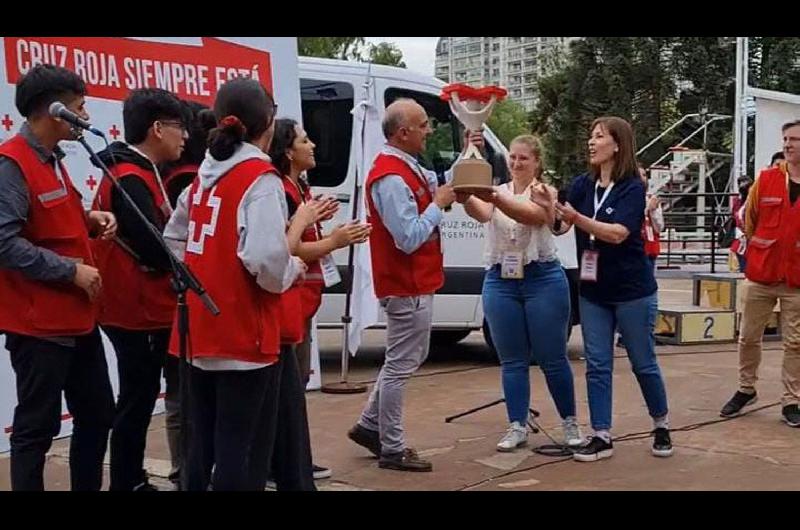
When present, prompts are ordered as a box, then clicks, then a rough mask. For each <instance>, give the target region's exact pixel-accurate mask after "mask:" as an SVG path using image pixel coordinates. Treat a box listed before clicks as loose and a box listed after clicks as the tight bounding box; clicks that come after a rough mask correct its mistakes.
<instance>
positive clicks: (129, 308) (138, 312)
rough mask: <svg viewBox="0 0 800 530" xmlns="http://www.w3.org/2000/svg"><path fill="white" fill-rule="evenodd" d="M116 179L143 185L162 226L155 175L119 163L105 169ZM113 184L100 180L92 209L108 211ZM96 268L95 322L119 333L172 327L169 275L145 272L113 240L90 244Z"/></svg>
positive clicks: (172, 294) (172, 298)
mask: <svg viewBox="0 0 800 530" xmlns="http://www.w3.org/2000/svg"><path fill="white" fill-rule="evenodd" d="M109 169H110V170H111V174H112V175H114V176H115V177H116V178H120V177H122V176H125V175H136V176H137V177H138V178H139V179H141V181H142V182H144V183H145V185H147V189H148V190H150V194H151V195H152V197H153V203H154V204H155V206H156V215H157V216H158V218H159V221H160V222H161V224H162V226H163V225H164V224H166V221H167V214H166V212H165V207H166V204H165V202H164V196H163V194H162V193H161V188H160V186H159V185H158V181H157V180H156V175H155V173H153V172H152V171H148V170H146V169H144V168H142V167H140V166H137V165H136V164H131V163H128V162H122V163H119V164H117V165H115V166H112V167H111V168H109ZM112 187H113V184H112V183H111V181H110V180H109V179H108V177H103V179H102V181H101V182H100V187H99V188H98V190H97V195H95V198H94V203H93V204H92V209H94V210H104V211H111V190H112ZM92 249H93V251H94V256H95V260H96V261H97V268H98V269H100V275H101V276H102V277H103V293H102V295H101V296H100V316H99V318H98V320H99V321H100V323H101V324H103V325H107V326H116V327H120V328H123V329H132V330H150V329H164V328H168V327H170V326H171V325H172V319H173V315H174V313H175V303H176V298H175V292H174V291H173V290H172V288H171V287H170V277H171V275H170V273H168V272H153V271H148V270H145V269H144V268H143V267H142V264H141V263H139V261H138V260H137V259H136V258H134V257H133V255H132V254H131V253H130V252H129V251H127V250H125V248H123V246H122V245H121V244H120V243H119V242H117V241H113V240H103V239H95V240H93V241H92Z"/></svg>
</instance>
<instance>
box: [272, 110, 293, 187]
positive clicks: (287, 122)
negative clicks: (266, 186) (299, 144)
mask: <svg viewBox="0 0 800 530" xmlns="http://www.w3.org/2000/svg"><path fill="white" fill-rule="evenodd" d="M296 127H297V122H296V121H294V120H292V119H290V118H281V119H279V120H275V135H274V136H273V137H272V145H271V146H270V148H269V157H270V158H271V159H272V163H273V164H274V165H275V167H276V168H277V169H278V171H280V173H281V175H288V174H289V170H290V168H291V166H292V164H291V162H290V161H289V157H288V156H287V155H286V151H287V149H291V148H292V145H294V141H295V140H296V139H297V129H296Z"/></svg>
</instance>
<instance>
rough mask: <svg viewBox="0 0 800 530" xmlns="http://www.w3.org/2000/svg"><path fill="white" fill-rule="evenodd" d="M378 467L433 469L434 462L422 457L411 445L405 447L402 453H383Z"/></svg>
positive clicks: (410, 469)
mask: <svg viewBox="0 0 800 530" xmlns="http://www.w3.org/2000/svg"><path fill="white" fill-rule="evenodd" d="M378 467H380V468H383V469H394V470H395V471H433V464H431V463H430V462H428V461H427V460H423V459H421V458H420V457H419V455H418V454H417V452H416V451H415V450H414V449H412V448H410V447H406V448H405V449H403V452H402V453H389V454H383V455H381V459H380V460H378Z"/></svg>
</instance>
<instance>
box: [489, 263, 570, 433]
mask: <svg viewBox="0 0 800 530" xmlns="http://www.w3.org/2000/svg"><path fill="white" fill-rule="evenodd" d="M483 311H484V314H485V316H486V321H487V323H488V324H489V331H490V333H491V334H492V340H493V341H494V345H495V348H496V349H497V353H498V355H499V356H500V362H501V364H502V371H503V394H504V395H505V398H506V409H507V412H508V420H509V422H514V421H517V422H520V423H525V421H526V420H527V419H528V408H529V407H530V399H531V387H530V363H531V356H533V358H534V359H535V360H536V361H537V363H538V364H539V366H540V367H541V369H542V371H543V372H544V375H545V379H546V380H547V388H548V389H549V390H550V395H551V396H552V397H553V401H555V404H556V408H557V409H558V413H559V415H560V416H561V418H562V419H563V418H566V417H568V416H575V388H574V382H573V378H572V369H571V368H570V366H569V361H568V360H567V326H568V324H569V314H570V313H569V285H568V283H567V277H566V275H565V274H564V271H563V270H562V269H561V264H560V263H559V262H558V261H553V262H535V261H533V262H531V263H529V264H528V265H526V266H525V278H524V279H522V280H513V279H503V278H501V277H500V266H499V265H495V266H494V267H492V268H491V269H489V270H488V271H487V272H486V278H485V279H484V282H483Z"/></svg>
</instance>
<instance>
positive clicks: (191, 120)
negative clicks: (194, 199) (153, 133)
mask: <svg viewBox="0 0 800 530" xmlns="http://www.w3.org/2000/svg"><path fill="white" fill-rule="evenodd" d="M181 105H182V106H183V108H184V110H185V112H186V114H187V116H188V118H187V120H186V121H187V123H188V124H189V128H188V132H189V138H187V139H186V142H185V143H184V145H183V152H182V153H181V157H180V158H179V159H178V160H175V161H170V162H166V163H164V164H163V165H162V166H161V168H160V170H161V173H162V175H170V178H169V179H168V180H167V181H166V182H165V183H164V187H165V188H166V190H167V197H169V201H170V203H171V204H172V206H173V208H174V207H175V204H176V203H177V200H178V196H179V195H180V194H181V192H182V191H183V189H184V188H186V186H188V185H189V184H191V183H192V180H194V177H195V175H196V172H186V173H179V174H177V175H172V172H173V170H175V169H177V168H179V167H181V166H185V165H187V164H190V165H197V166H199V165H200V164H201V163H202V162H203V158H204V157H205V154H206V146H207V145H208V133H209V131H210V130H211V129H213V128H214V127H216V126H217V119H216V118H215V117H214V113H213V112H212V111H211V109H209V108H208V107H207V106H205V105H203V104H202V103H198V102H196V101H181Z"/></svg>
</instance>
